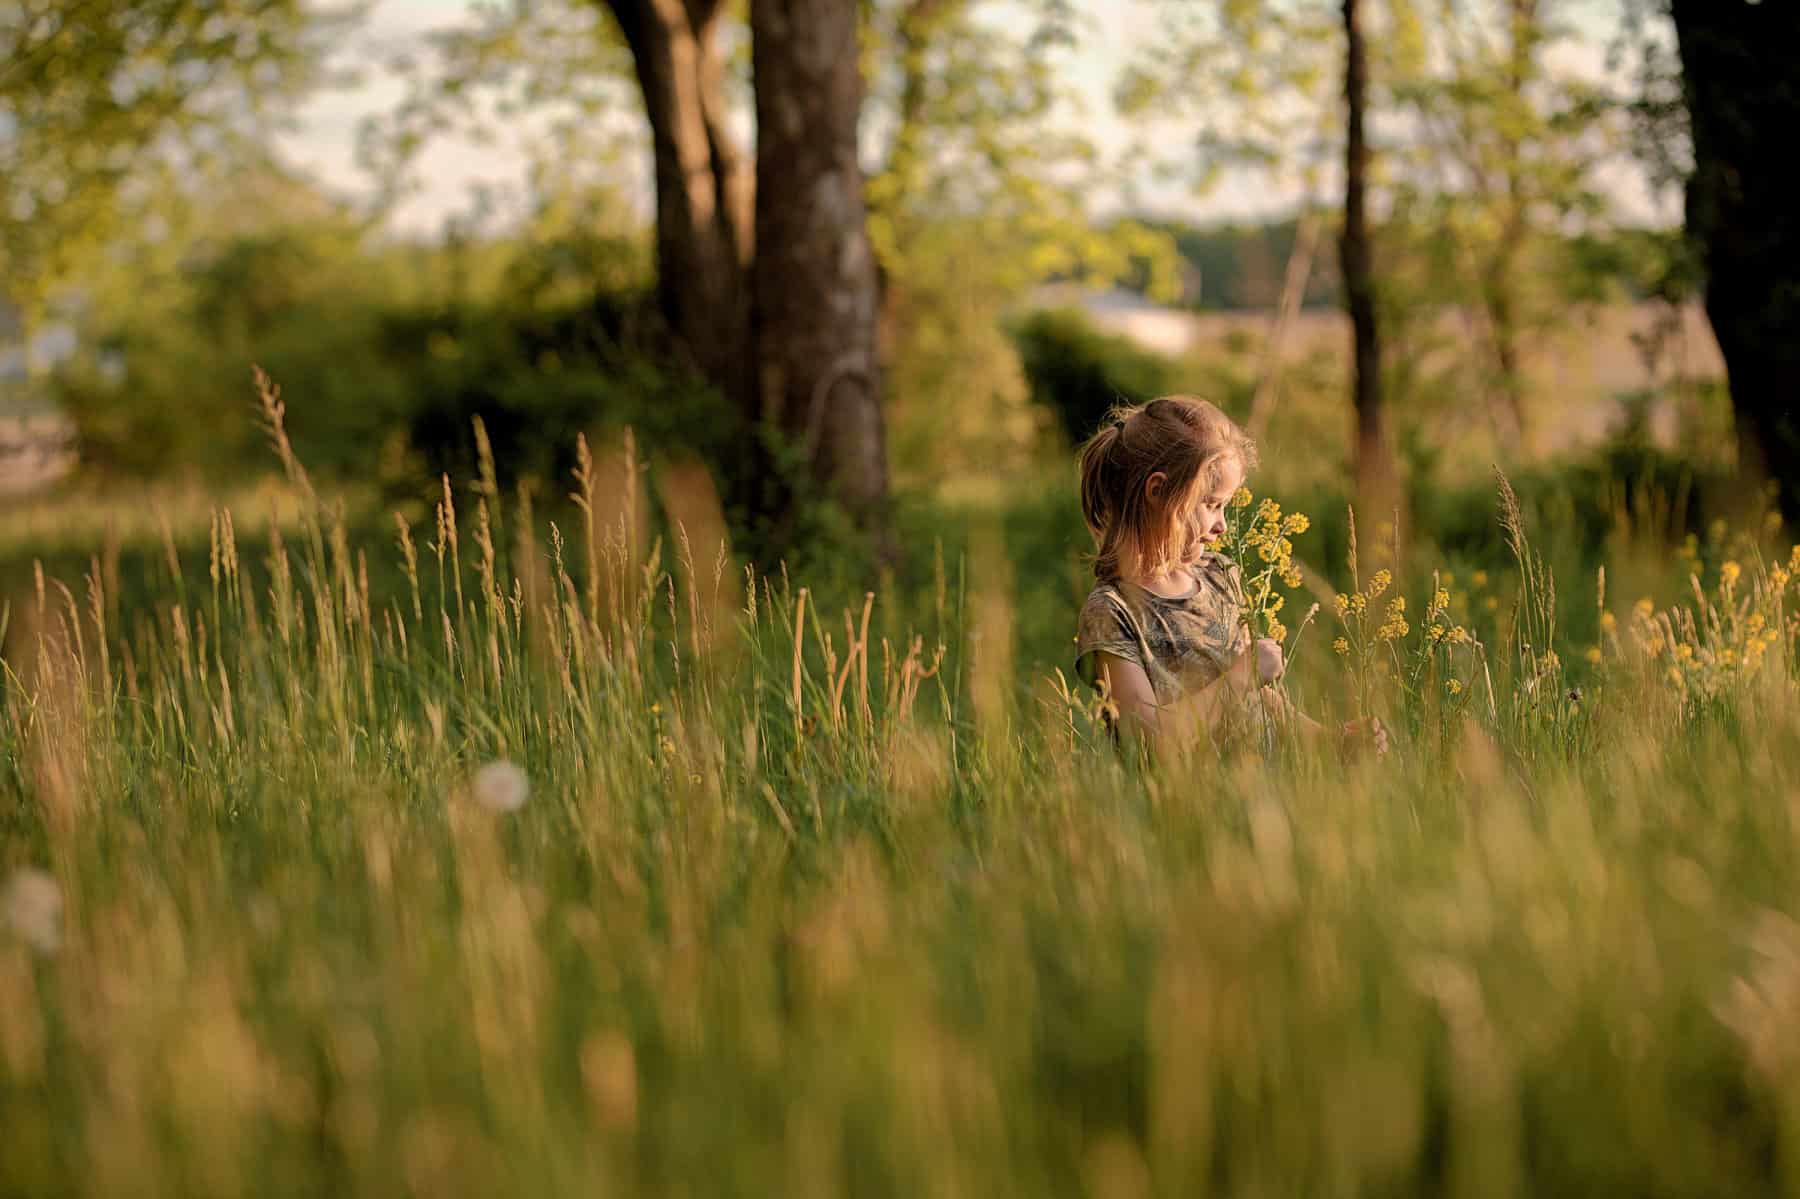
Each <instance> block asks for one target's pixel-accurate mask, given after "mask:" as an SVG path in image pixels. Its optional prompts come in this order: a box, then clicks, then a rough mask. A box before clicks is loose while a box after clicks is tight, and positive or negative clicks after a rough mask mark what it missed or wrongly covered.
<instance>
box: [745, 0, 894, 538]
mask: <svg viewBox="0 0 1800 1199" xmlns="http://www.w3.org/2000/svg"><path fill="white" fill-rule="evenodd" d="M857 7H858V6H857V0H752V2H751V5H750V28H751V39H752V42H751V53H752V62H753V65H754V69H755V73H756V128H757V146H756V245H757V253H756V261H755V265H754V267H753V270H752V295H753V298H754V304H753V306H752V312H753V314H754V315H753V328H752V343H753V345H754V348H755V353H756V364H757V370H756V385H757V394H758V410H759V414H760V415H761V417H762V419H763V420H764V421H766V422H768V423H769V424H771V425H773V426H774V427H775V428H776V429H778V430H779V431H780V432H781V433H782V435H783V436H784V438H785V439H786V440H787V442H788V444H789V445H790V446H791V447H793V448H795V449H796V450H797V451H798V453H799V455H800V460H801V463H802V468H803V472H804V478H805V481H806V482H807V483H809V484H811V485H813V486H815V487H816V488H817V489H818V490H819V491H820V492H822V493H823V494H825V495H828V496H830V497H831V498H833V499H835V500H836V501H838V502H839V503H840V504H842V505H843V507H844V508H845V509H846V510H847V511H848V512H849V514H850V515H851V517H852V519H854V520H855V521H856V523H857V524H858V526H859V527H861V528H863V529H864V530H866V531H868V532H870V533H872V534H874V535H875V538H876V542H877V545H878V547H879V548H880V550H881V551H882V552H883V553H887V552H889V551H890V549H891V547H890V546H889V544H888V542H887V534H886V520H885V516H886V513H885V507H886V500H887V446H886V437H885V434H884V430H883V427H882V413H881V405H880V388H879V379H878V370H877V365H876V355H875V313H876V300H877V296H876V290H877V289H876V280H875V261H874V257H873V254H872V253H871V251H870V247H869V239H868V233H867V230H866V229H865V222H864V210H863V179H862V168H861V166H860V165H859V164H858V162H857V137H856V134H857V118H858V115H859V112H860V109H861V105H862V73H861V66H860V62H859V58H858V45H857ZM772 498H774V499H775V500H776V503H775V504H774V505H772V507H773V510H774V511H775V512H778V513H779V512H782V511H785V510H787V509H788V508H789V507H790V506H791V503H792V497H789V496H786V495H777V496H775V497H772Z"/></svg>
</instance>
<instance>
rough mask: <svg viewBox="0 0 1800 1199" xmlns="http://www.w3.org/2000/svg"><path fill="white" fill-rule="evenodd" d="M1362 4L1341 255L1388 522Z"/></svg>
mask: <svg viewBox="0 0 1800 1199" xmlns="http://www.w3.org/2000/svg"><path fill="white" fill-rule="evenodd" d="M1360 7H1361V5H1360V4H1359V2H1358V0H1344V35H1345V36H1344V41H1345V53H1344V100H1345V104H1346V109H1347V115H1346V120H1345V130H1346V136H1345V139H1344V229H1343V233H1342V235H1341V237H1340V238H1339V241H1338V255H1339V259H1340V261H1341V264H1342V267H1343V273H1344V305H1345V307H1346V308H1347V309H1348V311H1349V314H1350V326H1351V330H1352V340H1353V345H1354V349H1355V383H1354V386H1353V389H1352V392H1351V395H1352V397H1353V399H1354V401H1355V408H1356V491H1357V497H1358V500H1359V501H1360V502H1361V504H1362V505H1363V508H1364V512H1365V515H1366V516H1370V517H1372V518H1373V520H1374V521H1375V522H1380V521H1383V520H1388V519H1390V518H1391V517H1392V516H1393V508H1394V505H1395V503H1396V502H1397V500H1398V498H1399V493H1398V488H1397V486H1396V483H1397V480H1396V478H1395V474H1394V463H1393V457H1392V454H1391V453H1390V451H1389V448H1388V440H1387V426H1386V420H1385V414H1384V413H1383V412H1382V407H1381V330H1380V327H1379V326H1378V324H1377V322H1376V313H1375V278H1374V268H1373V266H1372V263H1371V255H1370V247H1369V228H1368V171H1369V143H1368V138H1367V134H1366V133H1365V130H1364V111H1365V108H1366V107H1367V103H1368V85H1369V80H1368V56H1367V52H1366V50H1365V47H1364V45H1363V34H1362V27H1361V24H1360V19H1359V18H1360V14H1359V11H1358V10H1359V9H1360Z"/></svg>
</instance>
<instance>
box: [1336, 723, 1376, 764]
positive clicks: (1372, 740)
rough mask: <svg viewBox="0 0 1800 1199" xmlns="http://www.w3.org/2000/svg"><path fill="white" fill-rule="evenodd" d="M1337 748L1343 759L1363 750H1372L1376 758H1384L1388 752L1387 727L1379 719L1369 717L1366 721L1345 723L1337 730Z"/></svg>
mask: <svg viewBox="0 0 1800 1199" xmlns="http://www.w3.org/2000/svg"><path fill="white" fill-rule="evenodd" d="M1338 748H1339V749H1340V750H1341V751H1342V752H1343V754H1344V756H1345V757H1350V756H1352V755H1354V754H1357V753H1360V752H1362V751H1363V750H1373V751H1374V754H1375V756H1376V757H1378V758H1382V757H1386V756H1387V751H1388V734H1387V726H1386V725H1384V724H1382V723H1381V720H1380V718H1379V717H1375V716H1371V717H1369V718H1368V719H1367V720H1349V721H1345V722H1344V724H1343V725H1342V727H1340V728H1339V729H1338Z"/></svg>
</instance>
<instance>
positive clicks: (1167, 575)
mask: <svg viewBox="0 0 1800 1199" xmlns="http://www.w3.org/2000/svg"><path fill="white" fill-rule="evenodd" d="M1121 577H1122V578H1123V579H1124V580H1125V581H1126V582H1127V583H1130V584H1132V585H1133V586H1136V587H1142V588H1143V589H1144V590H1145V591H1148V592H1150V593H1151V594H1152V595H1160V596H1162V597H1163V598H1164V599H1181V598H1183V597H1184V596H1188V595H1191V594H1193V591H1194V588H1195V587H1196V585H1197V584H1196V583H1195V582H1194V576H1193V572H1192V571H1191V570H1189V569H1188V568H1187V567H1186V566H1176V567H1174V568H1172V569H1170V570H1168V571H1165V572H1164V573H1162V574H1156V575H1153V574H1147V573H1145V571H1144V568H1142V567H1139V568H1138V569H1137V570H1135V571H1131V572H1121Z"/></svg>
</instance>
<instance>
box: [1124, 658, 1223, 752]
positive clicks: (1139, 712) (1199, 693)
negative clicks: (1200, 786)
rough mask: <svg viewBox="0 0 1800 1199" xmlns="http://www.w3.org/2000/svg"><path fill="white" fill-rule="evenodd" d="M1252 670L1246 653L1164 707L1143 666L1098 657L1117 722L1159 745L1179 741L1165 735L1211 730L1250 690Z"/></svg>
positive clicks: (1126, 660) (1177, 738)
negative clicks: (1224, 670)
mask: <svg viewBox="0 0 1800 1199" xmlns="http://www.w3.org/2000/svg"><path fill="white" fill-rule="evenodd" d="M1251 670H1252V659H1251V653H1250V652H1249V651H1246V652H1245V653H1243V654H1240V655H1239V656H1238V658H1237V660H1236V661H1235V662H1233V663H1232V666H1231V669H1229V670H1228V671H1226V672H1225V673H1224V674H1222V675H1220V676H1219V677H1218V678H1216V679H1214V680H1213V681H1212V682H1211V683H1208V684H1207V685H1206V686H1205V687H1201V688H1199V689H1197V690H1195V691H1191V692H1189V693H1188V694H1186V695H1184V696H1182V697H1181V699H1179V700H1177V701H1176V702H1174V703H1172V704H1163V703H1159V702H1158V701H1157V698H1156V690H1155V688H1154V687H1152V686H1151V685H1150V676H1149V675H1147V674H1145V673H1144V668H1143V667H1142V666H1139V665H1138V664H1137V663H1136V662H1132V661H1129V660H1128V659H1125V658H1121V657H1118V656H1117V655H1115V654H1109V653H1105V652H1102V653H1101V655H1100V672H1101V675H1102V676H1103V677H1104V678H1105V679H1106V682H1107V688H1108V693H1109V694H1110V695H1111V696H1112V698H1113V703H1114V704H1115V705H1117V707H1118V709H1119V720H1120V723H1121V724H1122V725H1124V726H1126V727H1129V728H1131V729H1132V730H1133V731H1134V732H1137V733H1139V734H1141V735H1145V736H1148V737H1149V738H1150V739H1151V740H1152V741H1153V742H1155V743H1159V744H1167V743H1168V742H1169V741H1171V740H1181V739H1182V738H1179V737H1174V738H1171V737H1165V736H1164V735H1163V734H1165V733H1173V732H1190V731H1194V730H1196V729H1197V728H1205V729H1211V728H1212V727H1213V725H1215V724H1216V723H1217V722H1218V720H1219V718H1220V716H1221V715H1222V714H1223V713H1224V712H1225V711H1226V710H1227V708H1228V707H1229V706H1230V705H1231V703H1232V702H1233V701H1235V700H1236V699H1237V698H1238V697H1239V696H1240V695H1241V694H1242V693H1243V692H1244V691H1246V690H1248V689H1249V687H1250V685H1251V684H1250V676H1251Z"/></svg>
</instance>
